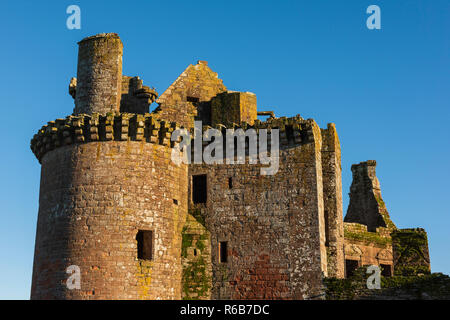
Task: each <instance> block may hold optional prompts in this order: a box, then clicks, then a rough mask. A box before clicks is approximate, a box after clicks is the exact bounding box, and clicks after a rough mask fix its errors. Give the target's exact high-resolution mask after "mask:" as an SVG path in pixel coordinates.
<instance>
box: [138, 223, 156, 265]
mask: <svg viewBox="0 0 450 320" xmlns="http://www.w3.org/2000/svg"><path fill="white" fill-rule="evenodd" d="M136 240H137V251H138V252H137V256H138V259H142V260H153V231H150V230H139V231H138V233H137V235H136Z"/></svg>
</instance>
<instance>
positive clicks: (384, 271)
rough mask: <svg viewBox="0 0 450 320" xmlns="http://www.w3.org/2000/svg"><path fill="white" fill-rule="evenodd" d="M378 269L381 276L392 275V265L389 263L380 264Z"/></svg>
mask: <svg viewBox="0 0 450 320" xmlns="http://www.w3.org/2000/svg"><path fill="white" fill-rule="evenodd" d="M380 269H381V275H382V276H383V277H391V276H392V266H391V265H390V264H380Z"/></svg>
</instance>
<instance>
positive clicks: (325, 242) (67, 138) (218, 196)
mask: <svg viewBox="0 0 450 320" xmlns="http://www.w3.org/2000/svg"><path fill="white" fill-rule="evenodd" d="M122 52H123V45H122V42H121V40H120V38H119V37H118V35H117V34H113V33H108V34H99V35H96V36H92V37H88V38H85V39H83V40H82V41H80V42H79V52H78V69H77V77H76V78H73V79H72V80H71V81H70V85H69V93H70V94H71V96H72V97H73V98H74V101H75V108H74V109H73V113H72V115H69V116H67V117H66V118H63V119H56V120H54V121H50V122H48V123H47V124H46V125H44V126H43V127H42V128H41V129H40V130H39V131H38V133H37V134H36V135H35V136H34V137H33V139H32V140H31V149H32V151H33V153H34V154H35V155H36V157H37V159H38V160H39V162H40V163H41V165H42V167H41V184H40V196H39V213H38V223H37V233H36V244H35V256H34V266H33V279H32V289H31V298H32V299H182V298H183V299H311V298H314V297H320V296H322V295H323V290H324V289H323V278H324V277H335V278H345V277H347V276H350V275H351V274H352V272H353V271H354V270H355V269H356V268H358V267H359V266H363V265H369V264H374V265H378V266H380V267H381V268H382V270H383V271H382V272H383V274H384V275H385V276H390V275H393V274H417V273H429V272H430V261H429V254H428V243H427V237H426V233H425V231H424V230H423V229H404V230H400V229H398V228H396V226H395V225H394V223H393V222H392V221H391V219H390V217H389V214H388V212H387V210H386V206H385V204H384V202H383V200H382V197H381V191H380V184H379V181H378V179H377V177H376V175H375V166H376V162H375V161H373V160H372V161H371V160H369V161H367V162H362V163H360V164H357V165H353V166H352V173H353V183H352V186H351V190H350V204H349V208H348V211H347V215H346V217H345V220H344V218H343V208H342V181H341V180H342V179H341V175H342V169H341V150H340V143H339V138H338V135H337V132H336V127H335V125H334V124H328V126H327V128H325V129H321V128H319V126H318V125H317V124H316V122H315V121H314V120H312V119H303V118H302V117H300V116H296V117H292V118H286V117H280V118H277V117H275V116H274V114H273V112H270V111H268V110H263V111H259V110H258V109H257V99H256V95H255V94H253V93H250V92H235V91H230V90H228V89H227V88H226V87H225V85H224V84H223V82H222V80H221V79H219V78H218V75H217V73H215V72H213V71H212V70H211V69H210V68H209V66H208V63H207V62H206V61H199V62H198V63H197V64H196V65H189V66H188V67H187V68H186V70H185V71H184V72H183V73H182V74H181V75H180V76H179V77H178V78H177V79H176V80H175V81H174V82H173V84H172V85H171V86H169V88H168V89H167V90H166V91H165V92H164V93H163V94H161V95H160V96H158V93H157V92H156V90H155V89H153V88H150V87H148V86H145V85H144V83H143V81H142V80H141V79H140V78H139V77H130V76H124V75H122ZM155 101H156V102H157V103H158V107H157V108H156V109H155V110H154V111H153V112H151V113H149V107H150V104H151V103H153V102H155ZM258 116H260V117H262V116H267V117H268V118H267V119H266V120H265V121H261V120H260V119H258ZM195 120H201V121H202V123H203V125H204V128H216V129H218V130H220V131H222V132H224V130H226V129H227V128H234V129H236V128H243V129H250V128H252V129H254V130H256V132H258V131H259V130H261V129H267V130H268V132H270V130H273V129H279V132H280V136H279V137H280V138H279V140H280V142H279V144H280V154H279V159H280V161H279V170H278V172H277V173H276V174H275V175H261V174H260V168H261V167H264V164H250V163H248V162H246V163H245V164H221V165H220V164H215V165H211V164H205V163H193V164H185V163H178V164H177V163H174V162H173V161H172V159H171V155H172V150H173V148H175V147H176V146H177V143H176V142H174V141H171V134H172V132H174V130H176V129H178V128H187V129H192V128H193V125H194V121H195ZM228 156H230V155H228ZM233 156H234V155H233ZM411 252H412V254H411ZM71 265H76V266H78V267H79V269H80V272H81V288H80V289H69V288H68V287H67V285H66V281H67V278H68V276H69V275H68V274H67V273H66V269H67V267H68V266H71Z"/></svg>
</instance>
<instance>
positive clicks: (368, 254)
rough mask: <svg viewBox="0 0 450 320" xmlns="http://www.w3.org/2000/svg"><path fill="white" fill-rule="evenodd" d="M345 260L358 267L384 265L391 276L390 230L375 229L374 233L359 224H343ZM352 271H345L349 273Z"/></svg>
mask: <svg viewBox="0 0 450 320" xmlns="http://www.w3.org/2000/svg"><path fill="white" fill-rule="evenodd" d="M344 230H345V231H344V234H345V247H344V258H345V260H346V261H347V260H352V261H357V262H358V266H360V267H361V266H367V265H376V266H380V265H384V266H386V268H389V269H390V274H391V275H392V274H393V269H394V262H393V253H392V239H391V236H390V230H389V229H387V228H381V227H380V228H377V230H376V232H369V231H367V226H365V225H362V224H359V223H348V222H345V223H344ZM351 271H352V270H346V272H347V273H348V272H351Z"/></svg>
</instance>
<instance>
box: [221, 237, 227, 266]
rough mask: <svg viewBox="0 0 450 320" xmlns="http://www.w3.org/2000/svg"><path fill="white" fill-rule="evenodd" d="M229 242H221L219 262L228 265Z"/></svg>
mask: <svg viewBox="0 0 450 320" xmlns="http://www.w3.org/2000/svg"><path fill="white" fill-rule="evenodd" d="M227 247H228V242H226V241H221V242H219V261H220V262H221V263H226V262H227V261H228V248H227Z"/></svg>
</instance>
